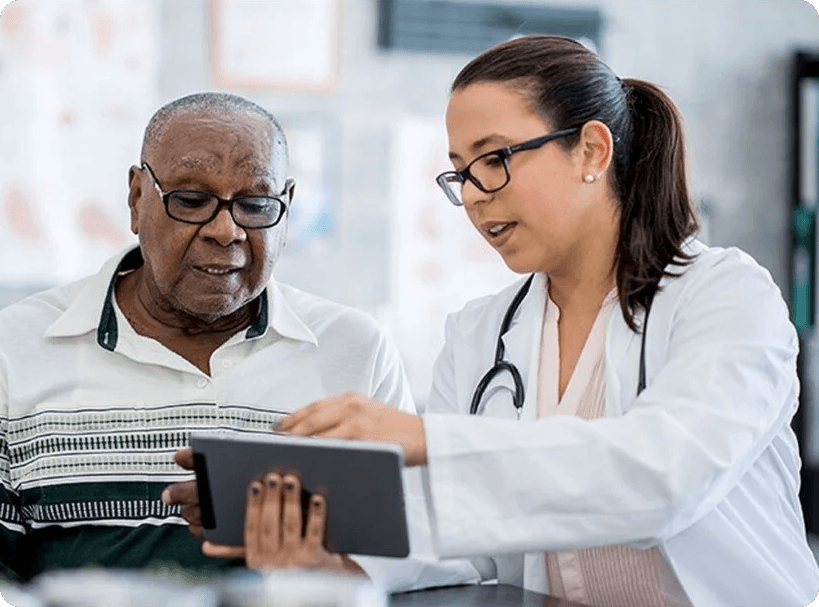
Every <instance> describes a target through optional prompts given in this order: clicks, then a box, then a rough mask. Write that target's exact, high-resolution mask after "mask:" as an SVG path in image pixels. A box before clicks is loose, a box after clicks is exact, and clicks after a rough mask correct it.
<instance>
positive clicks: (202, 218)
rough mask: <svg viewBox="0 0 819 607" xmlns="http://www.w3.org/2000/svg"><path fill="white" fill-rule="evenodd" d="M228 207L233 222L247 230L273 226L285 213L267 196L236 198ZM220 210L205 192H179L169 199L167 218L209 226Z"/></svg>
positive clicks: (278, 201) (282, 205) (281, 207)
mask: <svg viewBox="0 0 819 607" xmlns="http://www.w3.org/2000/svg"><path fill="white" fill-rule="evenodd" d="M231 205H232V208H231V213H232V215H233V220H234V221H235V222H236V223H237V224H239V225H241V226H244V227H247V228H261V227H267V226H270V225H272V224H275V223H276V222H278V220H279V219H280V218H281V216H282V214H283V212H284V203H283V202H282V201H281V200H279V199H278V198H272V197H269V196H247V197H243V198H235V199H234V200H233V201H232V203H231ZM219 207H220V203H219V199H218V198H216V197H215V196H213V195H210V194H207V193H205V192H195V191H178V192H172V193H170V194H169V195H168V214H169V215H170V216H171V217H173V218H174V219H178V220H179V221H185V222H187V223H208V222H210V221H211V220H212V219H213V218H214V217H215V216H216V213H217V212H218V209H219Z"/></svg>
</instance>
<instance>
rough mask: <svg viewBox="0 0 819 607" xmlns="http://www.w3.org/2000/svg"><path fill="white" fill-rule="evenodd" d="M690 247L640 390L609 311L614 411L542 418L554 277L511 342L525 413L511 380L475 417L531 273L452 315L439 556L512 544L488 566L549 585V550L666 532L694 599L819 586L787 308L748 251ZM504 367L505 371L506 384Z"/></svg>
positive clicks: (789, 594) (655, 308)
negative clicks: (508, 315)
mask: <svg viewBox="0 0 819 607" xmlns="http://www.w3.org/2000/svg"><path fill="white" fill-rule="evenodd" d="M688 247H689V249H690V251H691V252H694V253H697V258H696V260H695V261H694V262H693V263H692V264H690V265H689V266H687V267H683V268H680V267H675V268H673V269H674V270H675V271H676V272H678V273H679V272H681V273H682V275H681V276H680V277H678V278H673V279H668V278H666V279H664V280H663V281H662V283H661V286H662V290H661V291H660V292H659V293H658V294H657V296H656V297H655V299H654V303H653V305H652V308H651V313H650V316H649V321H648V335H647V341H646V373H647V388H646V390H645V391H644V392H643V393H642V394H641V395H640V396H639V397H637V395H636V391H637V381H638V367H639V355H640V336H639V335H638V334H635V333H634V332H633V331H631V330H630V329H629V328H628V326H627V325H626V323H625V321H624V319H623V316H622V314H621V313H620V311H619V308H618V309H616V310H615V311H614V313H613V314H612V316H611V320H610V322H609V326H608V330H607V336H606V416H605V417H604V418H602V419H596V420H582V419H579V418H576V417H570V416H558V417H552V418H547V419H541V420H537V419H536V416H535V409H536V402H535V400H536V395H537V368H538V356H539V349H540V334H541V327H542V323H543V313H544V303H545V299H544V298H545V287H546V283H545V277H544V276H543V275H538V276H536V278H535V280H534V282H533V284H532V286H531V289H530V291H529V294H528V295H527V296H526V298H525V300H524V302H523V304H522V305H521V307H520V310H519V312H518V315H517V320H516V322H515V323H514V325H513V326H512V328H511V329H510V331H509V332H508V333H507V335H506V338H505V340H504V341H505V344H506V348H507V359H508V360H511V361H512V362H513V363H515V364H516V365H517V366H518V368H519V369H520V372H521V374H522V376H523V380H524V385H525V387H526V401H525V405H524V410H523V414H522V417H521V420H520V421H517V420H516V419H515V413H514V407H513V406H512V403H511V398H510V396H509V392H508V391H507V390H504V389H501V390H495V391H492V390H490V393H489V394H487V396H486V401H487V406H486V411H485V414H484V416H483V417H474V416H467V415H465V414H467V413H468V411H469V404H470V401H471V398H472V393H473V390H474V388H475V385H476V384H477V383H478V380H479V379H480V377H481V376H482V375H483V374H484V373H485V372H486V371H487V370H488V369H489V368H490V367H491V365H492V362H493V357H494V352H495V343H496V339H497V334H498V330H499V327H500V323H501V319H502V317H503V315H504V313H505V312H506V309H507V307H508V305H509V302H510V301H511V299H512V297H513V296H514V294H515V293H516V292H517V290H518V287H519V285H520V282H519V283H518V284H515V285H512V286H510V287H509V288H507V289H505V290H503V291H501V292H500V293H498V294H497V295H494V296H490V297H485V298H482V299H478V300H475V301H473V302H470V303H469V304H467V305H466V307H465V308H464V309H463V310H461V311H460V312H458V313H456V314H453V315H452V316H450V317H449V318H448V320H447V324H446V344H445V346H444V349H443V351H442V353H441V354H440V356H439V358H438V360H437V362H436V366H435V371H434V377H433V386H432V391H431V395H430V400H429V403H428V407H427V410H426V411H427V413H426V415H425V416H424V427H425V434H426V441H427V453H428V458H429V463H428V465H427V466H426V467H425V469H424V476H425V478H424V482H425V487H426V491H427V495H428V500H429V508H430V517H431V520H432V527H433V531H434V537H435V542H436V544H437V549H438V551H439V553H440V554H441V556H443V557H454V556H467V555H504V556H494V558H493V559H491V560H485V561H484V562H483V566H484V570H485V571H487V574H488V575H491V573H492V570H493V569H494V570H495V571H496V572H497V576H498V578H499V580H500V582H502V583H512V584H518V585H522V586H524V587H526V588H530V589H533V590H540V591H548V588H547V586H546V579H545V577H546V576H545V570H544V563H543V555H542V552H543V551H545V550H569V549H579V548H586V547H590V546H596V545H604V544H631V545H634V546H637V547H642V548H647V547H651V546H658V547H659V548H660V550H661V551H662V553H663V554H664V556H665V558H666V560H667V562H668V564H669V566H670V568H671V570H672V571H673V572H674V574H675V575H676V577H677V579H678V580H679V582H680V584H681V586H682V588H683V589H684V591H685V593H686V594H687V596H688V599H689V600H690V601H691V603H692V604H693V605H694V606H696V607H700V606H702V607H735V606H739V605H741V606H742V607H752V606H755V605H758V606H760V607H770V606H781V607H785V606H797V607H801V606H804V605H807V604H809V603H810V602H811V601H813V600H814V598H815V597H816V596H817V593H818V592H819V569H817V565H816V562H815V560H814V557H813V555H812V553H811V551H810V549H809V548H808V544H807V542H806V538H805V528H804V523H803V519H802V511H801V507H800V504H799V500H798V490H799V466H800V461H799V456H798V449H797V443H796V439H795V436H794V434H793V432H792V431H791V428H790V425H789V424H790V420H791V417H792V416H793V414H794V412H795V410H796V407H797V396H798V390H799V384H798V380H797V377H796V368H795V361H796V355H797V351H798V342H797V337H796V333H795V331H794V328H793V326H792V324H791V323H790V321H789V315H788V309H787V307H786V305H785V303H784V302H783V300H782V297H781V295H780V292H779V289H778V288H777V287H776V285H775V284H774V282H773V281H772V279H771V277H770V274H769V273H768V272H767V271H766V270H764V269H763V268H761V267H760V266H759V265H757V264H756V262H754V261H753V259H751V258H750V257H749V256H748V255H746V254H745V253H743V252H741V251H739V250H737V249H727V250H726V249H719V248H707V247H705V246H704V245H702V244H701V243H698V242H696V241H692V242H690V243H689V245H688ZM521 282H522V281H521ZM637 320H638V322H640V323H641V322H642V314H640V315H638V318H637ZM502 377H503V379H502V380H499V381H497V380H496V382H494V383H495V384H498V383H501V384H503V383H504V382H505V383H506V384H508V385H511V382H510V381H508V374H504V375H503V376H502ZM452 414H457V415H452ZM488 417H502V418H507V419H488ZM524 553H525V554H524ZM476 562H478V561H476Z"/></svg>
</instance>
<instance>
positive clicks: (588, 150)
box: [578, 120, 614, 181]
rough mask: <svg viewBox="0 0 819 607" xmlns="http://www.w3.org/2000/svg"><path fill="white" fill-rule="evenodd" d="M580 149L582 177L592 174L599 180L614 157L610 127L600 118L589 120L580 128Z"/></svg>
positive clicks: (595, 179)
mask: <svg viewBox="0 0 819 607" xmlns="http://www.w3.org/2000/svg"><path fill="white" fill-rule="evenodd" d="M578 149H579V150H580V153H581V154H582V170H583V172H582V174H581V175H580V179H581V180H582V179H584V178H585V177H586V176H587V175H591V176H592V177H594V181H597V180H598V179H600V178H601V177H602V176H603V174H604V173H605V172H606V170H607V169H608V168H609V166H611V163H612V159H613V158H614V138H613V137H612V135H611V131H610V130H609V127H608V126H606V125H605V124H604V123H603V122H600V121H599V120H589V121H588V122H587V123H586V124H584V125H583V128H582V129H581V130H580V142H579V144H578Z"/></svg>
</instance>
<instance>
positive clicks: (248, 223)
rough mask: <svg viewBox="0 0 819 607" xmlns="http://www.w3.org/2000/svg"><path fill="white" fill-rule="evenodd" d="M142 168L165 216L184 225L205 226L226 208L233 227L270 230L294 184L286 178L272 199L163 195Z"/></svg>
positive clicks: (177, 192)
mask: <svg viewBox="0 0 819 607" xmlns="http://www.w3.org/2000/svg"><path fill="white" fill-rule="evenodd" d="M142 168H144V169H147V170H148V174H149V175H150V176H151V180H152V181H153V182H154V187H155V188H156V191H157V192H158V193H159V197H160V198H161V199H162V204H163V205H165V212H166V213H167V214H168V217H170V218H172V219H176V220H177V221H182V222H184V223H194V224H205V223H210V222H211V221H213V218H214V217H216V215H218V214H219V211H220V210H221V209H222V207H223V206H226V207H227V208H228V212H229V213H230V216H231V217H232V218H233V221H235V222H236V225H238V226H241V227H243V228H247V229H250V230H260V229H263V228H272V227H273V226H274V225H276V224H277V223H279V221H281V219H282V217H284V214H285V211H287V204H288V203H287V202H285V200H284V198H283V197H284V196H285V195H286V194H287V192H288V190H290V188H292V187H293V184H294V183H295V181H294V180H293V179H288V180H287V181H286V182H285V184H284V189H283V190H282V192H281V193H280V194H277V195H275V196H237V197H236V198H231V199H230V200H225V199H224V198H219V197H218V196H216V195H215V194H211V193H210V192H201V191H199V190H171V191H170V192H164V191H163V190H162V186H160V185H159V181H158V180H157V178H156V175H154V171H153V169H152V168H151V167H150V166H149V165H148V163H147V162H143V163H142Z"/></svg>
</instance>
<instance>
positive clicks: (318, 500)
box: [313, 497, 322, 508]
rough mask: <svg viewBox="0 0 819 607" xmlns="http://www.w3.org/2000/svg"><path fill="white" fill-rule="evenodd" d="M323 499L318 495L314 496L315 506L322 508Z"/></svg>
mask: <svg viewBox="0 0 819 607" xmlns="http://www.w3.org/2000/svg"><path fill="white" fill-rule="evenodd" d="M321 505H322V504H321V500H320V499H318V498H317V497H314V498H313V508H321Z"/></svg>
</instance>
